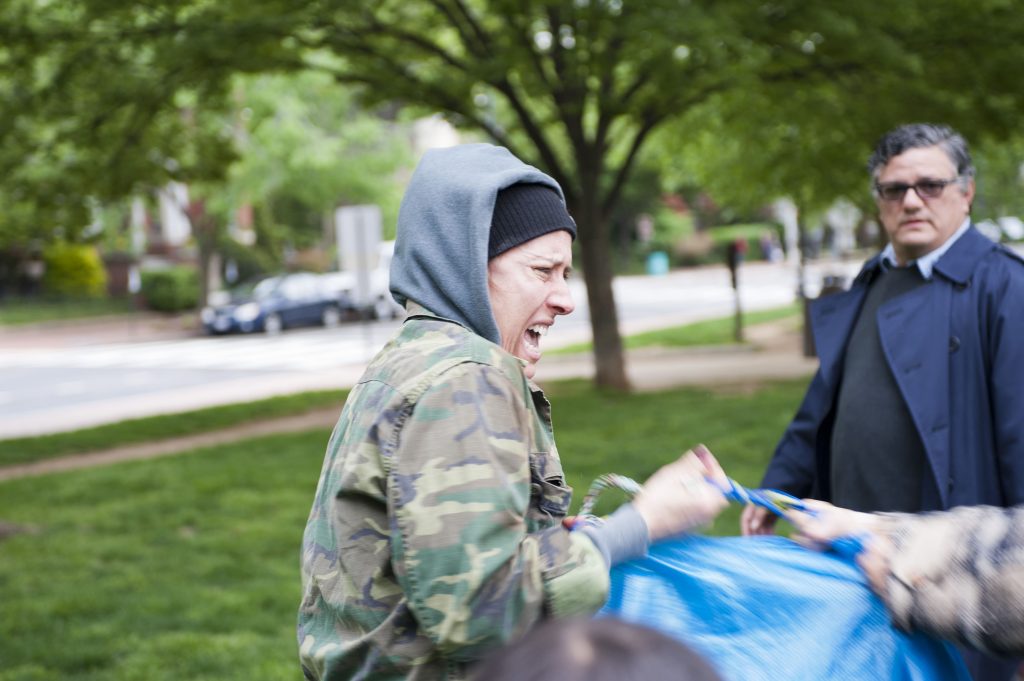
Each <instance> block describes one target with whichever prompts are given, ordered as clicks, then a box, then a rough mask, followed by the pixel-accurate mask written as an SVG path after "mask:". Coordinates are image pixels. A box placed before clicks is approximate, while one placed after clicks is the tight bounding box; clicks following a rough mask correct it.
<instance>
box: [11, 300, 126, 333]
mask: <svg viewBox="0 0 1024 681" xmlns="http://www.w3.org/2000/svg"><path fill="white" fill-rule="evenodd" d="M136 311H137V310H136V306H135V303H134V302H132V301H131V300H129V299H127V298H100V299H97V300H88V299H86V300H5V301H3V302H2V303H0V326H3V325H5V324H6V325H11V326H13V325H18V324H36V323H39V322H51V321H63V320H66V319H82V318H86V317H101V316H105V315H128V314H131V313H133V312H136Z"/></svg>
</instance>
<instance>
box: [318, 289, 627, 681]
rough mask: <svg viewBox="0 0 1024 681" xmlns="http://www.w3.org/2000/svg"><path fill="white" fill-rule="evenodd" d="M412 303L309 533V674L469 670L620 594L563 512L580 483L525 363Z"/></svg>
mask: <svg viewBox="0 0 1024 681" xmlns="http://www.w3.org/2000/svg"><path fill="white" fill-rule="evenodd" d="M411 311H412V312H413V315H412V316H410V318H409V319H408V320H407V321H406V322H405V323H404V324H403V327H402V329H401V330H400V332H399V333H398V335H397V336H396V337H395V338H394V339H393V340H392V341H391V342H389V343H388V345H387V346H386V347H385V348H384V349H382V350H381V352H380V353H379V354H378V355H377V356H376V357H375V358H374V360H373V361H372V362H371V364H370V366H369V367H368V368H367V370H366V373H365V374H364V375H363V377H362V378H361V379H360V382H359V384H358V385H357V386H356V387H355V388H354V389H353V390H352V392H351V394H350V395H349V399H348V401H347V403H346V405H345V408H344V410H343V411H342V413H341V417H340V418H339V420H338V424H337V426H335V429H334V433H333V434H332V436H331V440H330V442H329V444H328V448H327V455H326V458H325V460H324V465H323V470H322V472H321V475H320V482H319V485H318V487H317V491H316V498H315V500H314V502H313V508H312V510H311V512H310V516H309V522H308V524H307V526H306V531H305V535H304V538H303V546H302V570H303V598H302V604H301V606H300V609H299V618H298V619H299V622H298V642H299V651H300V657H301V661H302V666H303V671H304V673H305V674H306V677H307V678H310V679H323V680H331V681H341V680H342V679H344V680H346V681H347V680H349V679H375V680H378V679H416V680H428V679H429V680H433V679H459V678H463V677H464V676H465V674H466V668H467V665H468V664H469V663H471V662H472V661H474V660H475V659H477V658H478V657H480V656H481V655H482V654H483V653H485V652H487V651H488V650H490V649H492V648H494V647H497V646H499V645H501V644H502V643H503V642H505V641H507V640H508V639H510V638H513V637H515V636H517V635H520V634H522V633H523V631H524V630H526V629H527V628H528V627H529V626H530V625H532V624H533V623H535V622H537V621H538V620H540V619H542V618H545V617H548V616H564V615H571V614H581V613H591V612H594V611H596V610H597V609H598V608H600V607H601V605H602V604H603V603H604V600H605V597H606V595H607V590H608V581H609V577H608V570H607V567H606V566H605V563H604V560H603V558H602V557H601V555H600V553H599V552H598V550H597V549H596V548H595V546H594V544H593V543H592V542H591V541H590V540H589V539H587V538H586V537H585V536H583V535H582V534H581V533H569V532H568V531H566V530H565V529H564V528H563V527H562V525H561V520H562V518H563V517H564V516H565V514H566V512H567V510H568V506H569V502H570V499H571V495H572V490H571V489H570V488H569V487H567V486H566V484H565V482H564V480H563V475H562V469H561V464H560V463H559V459H558V452H557V450H556V448H555V443H554V438H553V435H552V430H551V421H550V407H549V404H548V402H547V400H546V399H545V398H544V396H543V394H542V393H541V392H540V390H539V389H537V388H536V387H535V386H533V385H532V384H531V383H530V382H529V381H528V379H527V378H526V377H525V375H524V374H523V371H522V364H521V362H520V361H519V360H518V359H516V358H515V357H513V356H512V355H510V354H508V353H506V352H505V351H504V350H502V349H501V348H499V347H498V346H496V345H494V344H493V343H491V342H489V341H487V340H485V339H483V338H482V337H480V336H478V335H476V334H474V333H472V332H471V331H468V330H467V329H465V328H464V327H462V326H460V325H458V324H455V323H452V322H448V321H445V320H442V319H439V318H437V317H434V316H432V315H430V314H429V313H427V312H426V311H425V310H423V309H422V308H415V309H412V310H411ZM417 313H418V314H417Z"/></svg>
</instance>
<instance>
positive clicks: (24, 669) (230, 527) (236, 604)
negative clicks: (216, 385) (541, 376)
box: [0, 381, 806, 681]
mask: <svg viewBox="0 0 1024 681" xmlns="http://www.w3.org/2000/svg"><path fill="white" fill-rule="evenodd" d="M805 386H806V382H805V381H790V382H780V383H769V384H765V385H763V386H760V387H758V388H756V389H753V388H748V389H745V390H737V389H733V390H724V389H723V390H714V389H692V388H689V389H679V390H672V391H667V392H662V393H648V394H638V395H631V396H620V395H610V394H604V393H601V392H598V391H595V389H594V388H593V387H592V386H591V385H590V384H589V383H588V382H584V381H570V382H565V383H559V384H554V385H553V386H552V387H551V388H550V390H549V396H550V397H551V399H552V403H553V405H554V419H555V428H556V434H557V438H558V446H559V451H560V453H561V456H562V460H563V463H564V466H565V469H566V471H567V472H568V475H569V481H570V484H572V485H573V486H574V487H575V488H576V494H575V503H576V504H578V503H579V501H580V500H581V499H582V496H583V494H584V492H585V490H586V486H587V485H588V484H589V482H590V481H591V480H592V479H593V478H594V477H595V476H597V475H599V474H601V473H606V472H616V473H621V474H623V475H628V476H630V477H633V478H635V479H637V480H642V479H644V478H645V477H646V476H647V475H648V474H649V473H651V472H653V471H654V470H655V469H656V468H657V467H658V466H659V465H661V464H662V463H665V462H667V461H669V460H671V459H673V458H674V457H676V456H677V455H678V454H680V453H681V452H682V451H683V450H685V449H686V448H688V447H689V446H691V445H693V444H695V443H697V442H701V441H702V442H704V443H706V444H707V445H708V446H709V447H710V448H711V449H712V451H714V452H715V453H716V455H717V456H718V457H719V459H720V460H721V461H722V463H723V465H724V466H725V467H726V470H727V471H728V472H729V473H730V474H731V475H732V476H733V477H735V478H736V479H738V480H739V481H740V482H742V483H746V484H754V483H756V482H757V480H758V479H759V477H760V475H761V472H762V470H763V468H764V466H765V464H766V463H767V461H768V458H769V456H770V454H771V451H772V449H773V448H774V445H775V442H776V440H777V439H778V437H779V435H780V434H781V432H782V430H783V428H784V427H785V425H786V423H787V422H788V420H789V418H790V417H791V415H792V413H793V411H794V409H795V408H796V406H797V403H798V401H799V400H800V398H801V396H802V394H803V391H804V388H805ZM317 399H319V398H317ZM243 407H244V408H245V410H250V409H251V408H252V406H251V405H243ZM250 413H251V412H250ZM201 416H202V415H201V413H193V414H191V415H178V416H176V417H174V418H175V419H176V421H177V428H178V430H179V431H182V432H187V431H191V430H192V429H193V423H194V422H195V423H198V422H199V420H200V419H201ZM328 436H329V432H328V431H327V430H326V429H322V430H314V431H310V432H307V433H298V434H287V435H275V436H268V437H261V438H258V439H252V440H249V441H245V442H240V443H236V444H231V445H222V446H219V447H217V448H209V449H204V450H196V451H194V452H190V453H186V454H182V455H179V456H174V457H168V458H163V459H156V460H148V461H136V462H128V463H122V464H117V465H112V466H106V467H100V468H93V469H86V470H81V471H75V472H69V473H61V474H54V475H49V476H43V477H36V478H24V479H20V480H13V481H8V482H6V483H0V603H3V607H0V661H2V662H0V681H15V680H17V681H35V680H40V681H41V680H43V679H46V680H49V679H58V678H59V679H62V680H65V681H101V680H102V681H136V680H138V681H142V680H145V681H165V680H166V681H171V680H172V679H173V680H180V679H190V680H196V681H203V680H210V681H213V680H216V681H235V680H237V681H242V680H245V681H250V680H251V679H260V680H261V681H274V680H276V679H282V680H283V679H295V678H297V677H298V676H301V674H300V673H299V670H298V664H297V653H296V644H295V640H294V622H295V610H296V607H297V603H298V599H299V588H300V587H299V570H298V547H299V543H300V541H301V535H302V530H303V527H304V524H305V520H306V515H307V513H308V509H309V505H310V503H311V501H312V498H313V492H314V488H315V486H316V482H317V478H318V476H319V473H320V466H321V462H322V456H323V451H324V449H325V446H326V442H327V438H328ZM615 501H616V500H615V499H613V498H610V497H609V498H606V499H605V501H604V505H605V507H606V508H605V510H607V507H609V506H610V505H611V504H612V503H614V502H615ZM738 513H739V510H738V509H737V508H733V509H730V510H729V511H728V512H727V514H725V515H723V517H721V518H720V519H719V520H718V521H716V524H715V526H714V528H712V532H715V533H718V534H736V533H737V524H736V523H737V518H738Z"/></svg>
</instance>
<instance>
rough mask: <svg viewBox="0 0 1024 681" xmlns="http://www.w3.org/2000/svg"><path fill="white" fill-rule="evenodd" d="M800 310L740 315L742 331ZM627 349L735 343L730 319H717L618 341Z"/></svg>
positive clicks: (581, 346) (587, 347) (568, 350)
mask: <svg viewBox="0 0 1024 681" xmlns="http://www.w3.org/2000/svg"><path fill="white" fill-rule="evenodd" d="M799 315H800V306H799V305H797V304H795V303H794V304H793V305H786V306H783V307H777V308H772V309H770V310H757V311H755V312H745V313H744V314H743V324H744V328H748V327H749V326H751V325H753V324H762V323H765V322H774V321H779V320H782V319H793V320H798V319H799ZM622 343H623V345H624V346H625V347H626V348H627V349H636V348H645V347H655V346H658V347H694V346H700V345H728V344H730V343H735V340H734V339H733V318H732V317H720V318H717V319H708V320H705V321H702V322H693V323H692V324H685V325H683V326H674V327H671V328H668V329H657V330H655V331H647V332H644V333H637V334H634V335H632V336H627V337H626V338H624V339H623V341H622ZM592 350H593V346H592V345H591V344H590V343H589V342H588V343H577V344H575V345H567V346H565V347H562V348H557V349H555V350H550V351H548V352H547V354H549V355H573V354H578V353H582V352H591V351H592Z"/></svg>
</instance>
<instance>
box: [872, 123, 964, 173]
mask: <svg viewBox="0 0 1024 681" xmlns="http://www.w3.org/2000/svg"><path fill="white" fill-rule="evenodd" d="M934 146H938V147H941V148H942V150H943V151H945V152H946V155H947V156H949V160H950V161H952V162H953V165H955V166H956V174H957V177H959V179H960V186H961V188H962V189H966V188H967V183H968V182H969V181H970V179H971V178H973V177H974V164H973V163H972V162H971V154H970V152H969V151H968V150H967V142H966V141H965V140H964V138H963V137H961V135H960V133H958V132H957V131H956V130H953V128H950V127H948V126H945V125H932V124H931V123H910V124H908V125H901V126H900V127H898V128H896V129H894V130H890V131H889V132H887V133H885V135H884V136H883V137H882V139H880V140H878V144H877V145H875V151H874V153H872V154H871V158H870V159H869V160H868V172H869V173H870V174H871V180H872V181H874V180H876V179H877V178H878V172H879V170H881V169H882V167H883V166H884V165H885V164H887V163H888V162H889V161H891V160H892V159H893V157H895V156H899V155H900V154H902V153H903V152H905V151H907V150H909V149H918V148H921V147H934Z"/></svg>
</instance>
